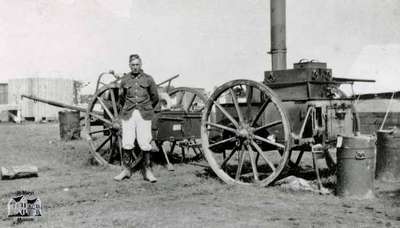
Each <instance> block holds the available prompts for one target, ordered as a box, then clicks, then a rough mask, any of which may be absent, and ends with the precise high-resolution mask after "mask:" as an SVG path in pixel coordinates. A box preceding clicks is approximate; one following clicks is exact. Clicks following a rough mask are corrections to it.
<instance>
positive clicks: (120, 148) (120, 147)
mask: <svg viewBox="0 0 400 228" xmlns="http://www.w3.org/2000/svg"><path fill="white" fill-rule="evenodd" d="M118 152H119V157H120V165H122V159H123V158H122V137H121V136H119V135H118Z"/></svg>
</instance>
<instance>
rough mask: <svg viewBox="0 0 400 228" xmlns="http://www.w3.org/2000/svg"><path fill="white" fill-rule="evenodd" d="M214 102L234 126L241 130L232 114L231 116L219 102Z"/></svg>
mask: <svg viewBox="0 0 400 228" xmlns="http://www.w3.org/2000/svg"><path fill="white" fill-rule="evenodd" d="M213 102H214V104H215V106H217V107H218V108H219V110H221V112H222V113H223V114H224V115H225V116H226V117H227V118H228V119H229V120H230V121H231V122H232V123H233V125H235V127H236V128H239V124H238V122H237V121H236V120H235V119H234V118H233V117H232V116H231V114H229V113H228V111H226V109H224V107H222V106H221V105H220V104H219V103H218V102H217V101H213Z"/></svg>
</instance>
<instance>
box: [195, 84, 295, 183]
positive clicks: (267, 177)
mask: <svg viewBox="0 0 400 228" xmlns="http://www.w3.org/2000/svg"><path fill="white" fill-rule="evenodd" d="M201 139H202V147H203V153H204V156H205V158H206V159H207V161H208V163H209V165H210V166H211V168H212V169H213V171H214V172H215V173H216V174H217V176H218V177H220V178H221V179H222V180H223V181H224V182H226V183H228V184H248V185H249V184H254V185H261V186H266V185H268V184H270V183H271V182H273V181H274V180H276V179H277V178H278V177H279V175H280V174H281V172H282V171H283V170H284V168H285V167H286V164H287V162H288V159H289V157H290V144H291V139H290V125H289V121H288V119H287V117H286V114H285V111H284V109H283V106H282V103H281V102H280V100H279V99H278V97H277V95H276V94H275V93H274V92H273V91H272V90H270V89H269V88H268V87H267V86H265V85H264V84H261V83H258V82H254V81H250V80H234V81H230V82H227V83H225V84H223V85H222V86H220V87H218V88H217V89H216V90H215V91H214V93H213V94H212V95H211V97H210V98H209V99H208V101H207V103H206V106H205V110H204V112H203V116H202V125H201Z"/></svg>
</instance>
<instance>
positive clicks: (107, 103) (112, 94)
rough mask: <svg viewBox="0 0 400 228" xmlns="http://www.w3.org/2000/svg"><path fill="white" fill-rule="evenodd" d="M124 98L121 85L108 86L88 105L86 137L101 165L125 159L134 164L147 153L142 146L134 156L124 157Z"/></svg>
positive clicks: (113, 163)
mask: <svg viewBox="0 0 400 228" xmlns="http://www.w3.org/2000/svg"><path fill="white" fill-rule="evenodd" d="M122 102H123V101H121V98H120V97H119V96H118V88H117V87H110V86H104V87H102V88H100V89H99V90H98V92H97V93H96V94H95V95H94V97H93V99H92V100H91V102H90V104H89V106H88V109H87V113H86V119H85V130H86V138H87V141H88V143H89V150H90V152H91V154H92V155H93V156H94V158H95V159H96V161H97V162H98V163H100V164H101V165H120V164H121V162H122V159H124V160H127V162H129V163H130V164H132V167H134V166H135V165H137V164H138V163H139V162H140V161H141V159H142V157H143V154H142V152H141V150H137V151H136V150H135V151H134V152H133V154H132V156H131V157H124V158H122V155H123V154H122V128H121V121H120V119H119V112H120V111H121V109H122V104H121V103H122ZM124 156H126V155H124Z"/></svg>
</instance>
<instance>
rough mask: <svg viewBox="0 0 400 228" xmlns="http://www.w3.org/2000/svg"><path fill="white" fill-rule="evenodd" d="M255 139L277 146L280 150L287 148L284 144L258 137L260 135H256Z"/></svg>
mask: <svg viewBox="0 0 400 228" xmlns="http://www.w3.org/2000/svg"><path fill="white" fill-rule="evenodd" d="M254 138H255V139H258V140H260V141H263V142H265V143H268V144H271V145H273V146H276V147H278V148H285V146H284V145H283V144H280V143H276V142H272V141H271V140H269V139H266V138H263V137H261V136H258V135H254Z"/></svg>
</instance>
